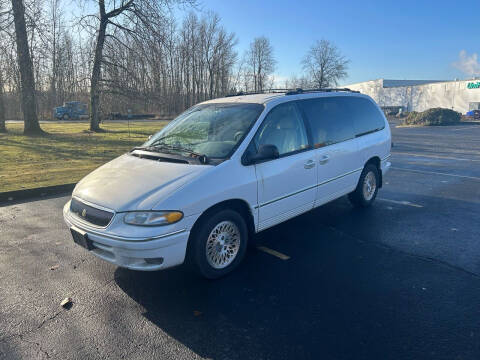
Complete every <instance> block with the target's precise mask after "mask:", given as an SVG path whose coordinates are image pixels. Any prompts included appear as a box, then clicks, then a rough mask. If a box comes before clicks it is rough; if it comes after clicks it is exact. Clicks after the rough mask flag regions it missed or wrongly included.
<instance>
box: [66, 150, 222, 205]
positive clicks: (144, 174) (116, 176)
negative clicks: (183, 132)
mask: <svg viewBox="0 0 480 360" xmlns="http://www.w3.org/2000/svg"><path fill="white" fill-rule="evenodd" d="M212 168H213V166H208V165H190V164H178V163H170V162H160V161H154V160H149V159H141V158H138V157H135V156H131V155H127V154H125V155H122V156H120V157H118V158H116V159H114V160H112V161H110V162H109V163H107V164H105V165H103V166H101V167H99V168H98V169H96V170H95V171H93V172H92V173H90V174H88V175H87V176H86V177H84V178H83V179H82V180H81V181H80V182H79V183H78V184H77V186H76V187H75V190H74V191H73V195H74V196H76V197H78V198H80V199H83V200H86V201H89V202H91V203H93V204H97V205H100V206H104V207H106V208H109V209H112V210H115V211H131V210H150V209H152V208H153V207H154V206H155V205H156V204H157V203H158V202H160V201H161V200H163V199H165V198H167V197H168V196H169V195H171V194H172V193H173V192H174V191H175V190H177V189H178V188H180V187H181V186H182V185H184V184H186V183H187V182H189V181H191V180H192V179H194V178H195V177H197V176H199V175H200V174H201V173H204V172H205V171H208V170H210V169H212ZM168 210H170V209H168Z"/></svg>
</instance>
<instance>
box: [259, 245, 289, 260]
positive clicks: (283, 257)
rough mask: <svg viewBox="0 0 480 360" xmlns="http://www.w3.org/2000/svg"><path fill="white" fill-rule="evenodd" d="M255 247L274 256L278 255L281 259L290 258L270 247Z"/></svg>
mask: <svg viewBox="0 0 480 360" xmlns="http://www.w3.org/2000/svg"><path fill="white" fill-rule="evenodd" d="M257 249H258V250H260V251H263V252H265V253H267V254H270V255H273V256H276V257H278V258H279V259H282V260H288V259H290V256H288V255H285V254H282V253H281V252H278V251H277V250H273V249H270V248H268V247H266V246H257Z"/></svg>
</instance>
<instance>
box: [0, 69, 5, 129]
mask: <svg viewBox="0 0 480 360" xmlns="http://www.w3.org/2000/svg"><path fill="white" fill-rule="evenodd" d="M3 91H4V88H3V74H2V73H0V133H6V132H7V128H6V127H5V101H4V98H3Z"/></svg>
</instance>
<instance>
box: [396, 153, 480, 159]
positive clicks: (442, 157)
mask: <svg viewBox="0 0 480 360" xmlns="http://www.w3.org/2000/svg"><path fill="white" fill-rule="evenodd" d="M393 154H394V155H401V156H413V157H424V158H431V159H445V160H458V161H480V159H465V158H458V157H452V156H439V155H425V154H413V153H408V152H394V153H393Z"/></svg>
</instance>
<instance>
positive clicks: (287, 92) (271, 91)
mask: <svg viewBox="0 0 480 360" xmlns="http://www.w3.org/2000/svg"><path fill="white" fill-rule="evenodd" d="M335 91H345V92H352V93H359V92H360V91H356V90H351V89H349V88H319V89H301V88H296V89H267V90H261V91H239V92H237V93H234V94H228V95H225V97H232V96H243V95H258V94H285V95H299V94H305V93H315V92H335Z"/></svg>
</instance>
